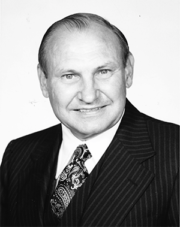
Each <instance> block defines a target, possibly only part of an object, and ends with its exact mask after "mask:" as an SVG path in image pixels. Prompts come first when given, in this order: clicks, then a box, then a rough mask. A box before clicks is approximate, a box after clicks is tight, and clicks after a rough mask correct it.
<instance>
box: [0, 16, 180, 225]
mask: <svg viewBox="0 0 180 227" xmlns="http://www.w3.org/2000/svg"><path fill="white" fill-rule="evenodd" d="M133 65H134V58H133V55H132V54H131V53H130V51H129V47H128V43H127V40H126V38H125V37H124V35H123V34H122V33H121V32H120V31H119V30H118V29H117V28H116V27H115V26H113V25H111V24H110V23H109V22H107V21H106V20H104V19H103V18H101V17H99V16H97V15H93V14H74V15H71V16H69V17H66V18H64V19H62V20H60V21H58V22H56V23H54V24H53V25H52V26H51V27H50V28H49V29H48V30H47V32H46V33H45V35H44V37H43V40H42V42H41V45H40V49H39V64H38V76H39V81H40V86H41V89H42V93H43V95H44V96H45V97H47V98H49V100H50V103H51V106H52V108H53V111H54V113H55V115H56V117H57V118H58V119H59V120H60V122H61V124H59V125H57V126H54V127H51V128H49V129H45V130H43V131H40V132H36V133H33V134H31V135H27V136H25V137H22V138H19V139H16V140H14V141H12V142H11V143H10V144H9V145H8V147H7V149H6V152H5V154H4V158H3V161H2V166H1V223H2V225H5V226H8V225H9V226H55V225H57V226H178V130H179V128H178V126H176V125H174V124H171V123H165V122H162V121H159V120H156V119H153V118H151V117H149V116H147V115H144V114H142V113H140V112H139V111H138V110H137V109H136V108H135V107H134V106H133V105H132V104H131V103H130V102H129V101H128V100H127V99H126V88H129V87H130V86H131V85H132V81H133ZM79 145H80V147H78V149H77V150H76V153H75V154H76V155H77V154H78V155H79V153H77V151H78V152H81V151H82V152H84V149H85V151H86V152H87V153H88V154H87V153H85V154H86V155H84V156H83V157H84V158H85V159H84V160H83V161H82V160H80V159H78V164H77V163H76V161H75V158H74V157H77V156H75V154H74V150H75V149H76V147H77V146H79ZM81 154H82V153H81ZM83 154H84V153H83ZM81 167H82V168H81ZM76 169H78V171H79V172H78V171H76ZM68 171H70V173H72V172H73V171H74V172H75V174H74V173H72V175H70V174H69V172H68ZM77 173H78V174H79V175H78V174H77ZM79 176H80V178H79ZM69 183H71V186H69V185H68V184H69ZM68 193H69V194H68Z"/></svg>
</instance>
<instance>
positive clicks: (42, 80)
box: [37, 64, 49, 98]
mask: <svg viewBox="0 0 180 227" xmlns="http://www.w3.org/2000/svg"><path fill="white" fill-rule="evenodd" d="M37 73H38V77H39V82H40V86H41V91H42V93H43V95H44V97H45V98H48V97H49V92H48V85H47V80H48V79H47V77H46V75H45V74H44V72H43V70H42V69H41V66H40V65H39V64H38V66H37Z"/></svg>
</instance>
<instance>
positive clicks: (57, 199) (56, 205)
mask: <svg viewBox="0 0 180 227" xmlns="http://www.w3.org/2000/svg"><path fill="white" fill-rule="evenodd" d="M91 157H92V156H91V153H90V152H89V150H88V148H87V146H86V144H83V145H80V146H78V147H77V148H76V150H75V151H74V154H73V157H72V161H71V162H70V163H69V164H68V165H67V166H66V167H65V168H64V170H63V171H62V173H61V174H60V176H59V181H58V184H57V187H56V189H55V192H54V193H53V195H52V198H51V200H50V203H51V207H52V211H53V213H54V214H55V215H56V216H57V217H58V218H61V217H62V215H63V213H64V211H65V209H66V208H67V206H68V205H69V203H70V201H71V199H72V198H73V196H74V194H75V192H76V190H77V189H78V188H79V187H81V185H82V184H83V183H84V182H85V180H86V178H87V176H88V171H87V168H86V167H85V165H84V163H85V161H86V160H87V159H89V158H91Z"/></svg>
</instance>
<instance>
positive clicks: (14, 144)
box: [2, 124, 61, 165]
mask: <svg viewBox="0 0 180 227" xmlns="http://www.w3.org/2000/svg"><path fill="white" fill-rule="evenodd" d="M59 135H61V124H58V125H55V126H52V127H50V128H47V129H43V130H41V131H37V132H34V133H31V134H29V135H25V136H22V137H20V138H17V139H14V140H12V141H11V142H10V143H9V144H8V146H7V148H6V150H5V152H4V155H3V159H2V165H4V164H5V163H20V162H21V160H29V157H30V156H31V154H32V153H33V152H34V151H36V149H37V148H38V147H39V146H40V145H41V144H46V143H50V142H51V141H52V140H53V139H55V138H56V137H57V136H59Z"/></svg>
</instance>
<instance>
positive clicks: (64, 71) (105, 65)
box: [59, 62, 115, 74]
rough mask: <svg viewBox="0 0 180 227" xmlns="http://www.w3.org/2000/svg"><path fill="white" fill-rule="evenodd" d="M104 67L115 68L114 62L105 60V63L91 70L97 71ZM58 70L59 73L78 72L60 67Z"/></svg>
mask: <svg viewBox="0 0 180 227" xmlns="http://www.w3.org/2000/svg"><path fill="white" fill-rule="evenodd" d="M106 67H113V68H115V63H114V62H106V63H105V64H103V65H101V66H98V67H96V68H95V69H94V70H93V71H97V70H100V69H103V68H106ZM59 72H61V73H72V74H79V72H78V70H75V69H60V70H59Z"/></svg>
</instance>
